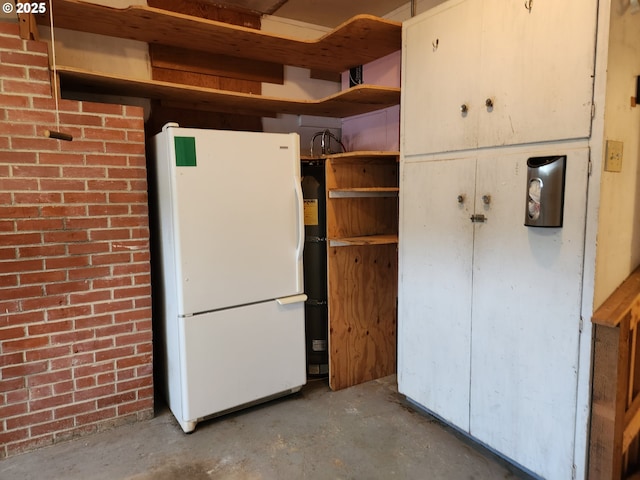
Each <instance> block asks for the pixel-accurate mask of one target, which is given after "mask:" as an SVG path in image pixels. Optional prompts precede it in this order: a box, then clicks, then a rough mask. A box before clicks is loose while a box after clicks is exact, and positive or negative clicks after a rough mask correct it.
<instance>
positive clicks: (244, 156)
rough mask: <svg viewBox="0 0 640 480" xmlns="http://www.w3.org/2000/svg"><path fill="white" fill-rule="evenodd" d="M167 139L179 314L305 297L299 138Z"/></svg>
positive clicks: (170, 132) (228, 134)
mask: <svg viewBox="0 0 640 480" xmlns="http://www.w3.org/2000/svg"><path fill="white" fill-rule="evenodd" d="M165 131H166V132H167V137H168V147H169V159H171V160H169V161H170V163H171V165H170V166H169V168H170V169H171V171H172V172H171V174H170V175H169V178H170V179H171V181H172V182H173V184H172V186H171V195H172V199H171V204H172V210H173V213H174V217H173V218H174V219H175V220H174V221H175V223H174V239H175V244H176V248H175V252H176V259H175V269H176V277H177V297H178V298H177V303H178V314H179V315H181V314H191V313H199V312H207V311H212V310H217V309H221V308H228V307H233V306H237V305H246V304H249V303H255V302H261V301H265V300H271V299H275V298H280V297H286V296H290V295H295V294H298V293H302V290H303V280H302V249H303V242H304V224H303V216H302V212H303V207H302V191H301V186H300V160H299V148H300V147H299V137H298V135H297V134H269V133H255V132H235V131H218V130H200V129H187V128H167V129H166V130H165ZM185 143H186V145H187V147H186V153H185V151H183V150H184V148H185V147H184V144H185ZM189 149H191V150H189Z"/></svg>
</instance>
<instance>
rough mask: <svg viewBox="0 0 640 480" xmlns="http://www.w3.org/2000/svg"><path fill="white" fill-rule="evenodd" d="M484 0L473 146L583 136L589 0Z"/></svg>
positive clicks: (591, 53) (592, 11) (591, 24)
mask: <svg viewBox="0 0 640 480" xmlns="http://www.w3.org/2000/svg"><path fill="white" fill-rule="evenodd" d="M526 3H527V2H505V1H504V0H484V14H483V19H482V24H483V25H482V52H481V58H482V61H481V63H482V65H481V68H480V71H479V72H478V75H474V78H469V79H468V80H470V81H473V82H474V83H476V85H477V92H478V98H476V103H477V102H485V100H486V99H491V100H492V101H493V103H494V107H493V108H486V107H485V106H482V107H481V111H480V115H479V121H478V123H477V125H478V146H479V147H486V146H498V145H514V144H522V143H533V142H538V141H550V140H563V139H570V138H587V137H588V136H589V134H590V129H591V105H592V97H593V75H594V62H595V39H596V31H595V30H596V15H597V1H596V0H563V1H561V2H559V1H557V0H535V1H534V2H532V3H531V11H528V10H527V9H526V8H525V4H526Z"/></svg>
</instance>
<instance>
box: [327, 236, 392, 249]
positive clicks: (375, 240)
mask: <svg viewBox="0 0 640 480" xmlns="http://www.w3.org/2000/svg"><path fill="white" fill-rule="evenodd" d="M394 243H395V244H397V243H398V235H366V236H362V237H347V238H330V239H329V246H330V247H350V246H356V245H390V244H394Z"/></svg>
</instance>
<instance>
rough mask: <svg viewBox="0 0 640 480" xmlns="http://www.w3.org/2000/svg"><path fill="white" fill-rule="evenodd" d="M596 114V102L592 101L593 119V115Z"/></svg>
mask: <svg viewBox="0 0 640 480" xmlns="http://www.w3.org/2000/svg"><path fill="white" fill-rule="evenodd" d="M595 116H596V104H595V103H592V104H591V118H592V119H593V117H595Z"/></svg>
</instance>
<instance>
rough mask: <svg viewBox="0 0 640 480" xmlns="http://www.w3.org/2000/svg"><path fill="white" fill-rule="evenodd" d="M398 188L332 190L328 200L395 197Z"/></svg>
mask: <svg viewBox="0 0 640 480" xmlns="http://www.w3.org/2000/svg"><path fill="white" fill-rule="evenodd" d="M399 191H400V189H399V188H398V187H362V188H332V189H330V190H329V198H373V197H397V196H398V192H399Z"/></svg>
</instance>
